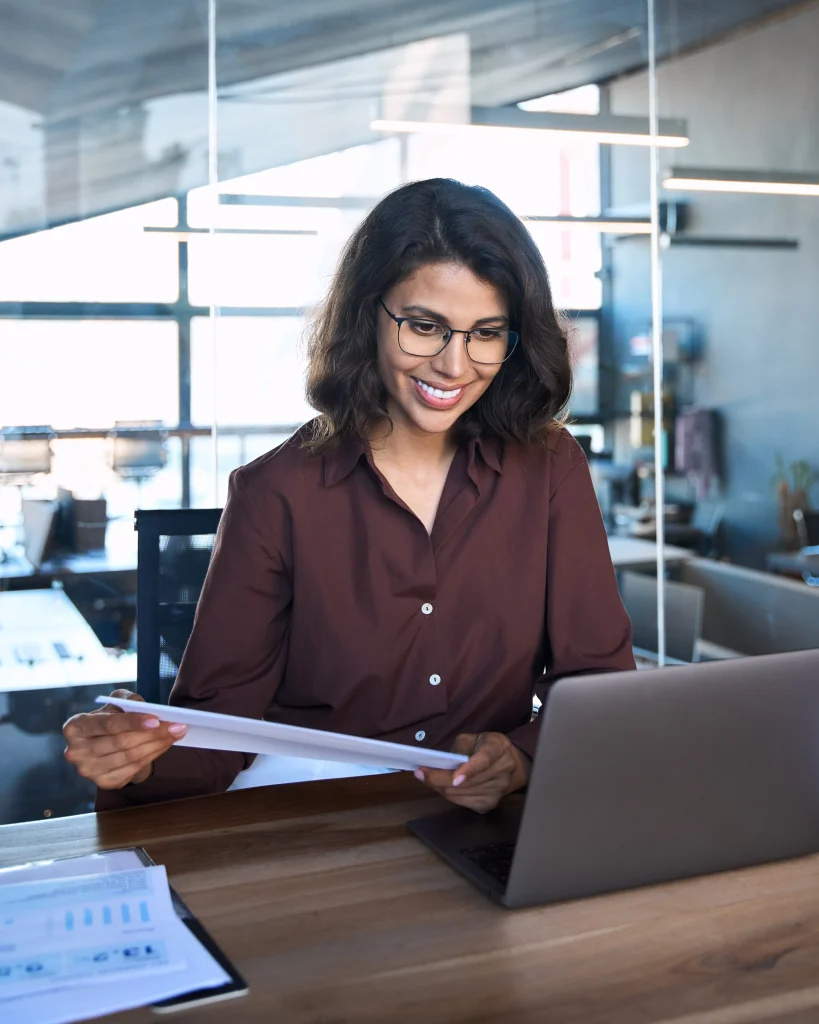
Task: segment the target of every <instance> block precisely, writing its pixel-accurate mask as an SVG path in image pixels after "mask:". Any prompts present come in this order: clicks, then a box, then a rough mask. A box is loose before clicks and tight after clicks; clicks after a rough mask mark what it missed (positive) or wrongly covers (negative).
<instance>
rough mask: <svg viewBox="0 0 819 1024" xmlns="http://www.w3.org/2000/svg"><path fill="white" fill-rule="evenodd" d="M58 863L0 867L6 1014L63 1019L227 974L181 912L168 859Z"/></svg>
mask: <svg viewBox="0 0 819 1024" xmlns="http://www.w3.org/2000/svg"><path fill="white" fill-rule="evenodd" d="M65 863H71V862H65ZM51 868H52V871H48V870H46V871H45V872H44V871H43V868H42V866H37V865H32V866H31V867H29V868H21V869H14V870H11V871H4V872H0V1020H2V1021H3V1022H4V1024H65V1022H68V1021H74V1020H83V1019H87V1018H88V1017H95V1016H97V1015H99V1014H103V1013H110V1012H112V1011H116V1010H122V1009H128V1008H130V1007H132V1006H141V1005H144V1004H145V1003H149V1002H155V1001H158V1000H162V999H166V998H169V997H171V996H175V995H178V994H180V993H183V992H187V991H190V990H191V988H207V987H215V986H218V985H221V984H224V983H225V981H226V980H227V979H228V975H227V974H226V973H225V971H224V970H223V969H222V968H221V967H220V966H219V964H218V963H216V961H215V960H214V959H213V958H212V957H211V956H210V954H209V953H208V952H207V950H205V949H204V948H203V947H202V946H201V945H200V944H199V943H198V942H197V940H196V939H195V938H194V936H193V935H192V934H191V932H190V931H189V930H188V928H186V927H185V925H184V924H183V923H182V921H180V920H179V918H178V917H177V915H176V913H175V912H174V909H173V905H172V903H171V896H170V891H169V888H168V881H167V878H166V876H165V869H164V867H158V866H157V867H139V868H132V869H127V870H123V871H109V872H104V873H100V874H85V873H83V874H79V875H77V876H69V877H65V876H63V877H60V876H59V875H58V877H48V875H49V874H52V873H53V872H54V871H59V862H58V863H57V864H55V865H52V866H51ZM98 870H99V868H98ZM43 874H45V875H46V877H42V876H43ZM38 876H39V877H38ZM18 879H19V880H18Z"/></svg>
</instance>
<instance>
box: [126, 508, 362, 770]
mask: <svg viewBox="0 0 819 1024" xmlns="http://www.w3.org/2000/svg"><path fill="white" fill-rule="evenodd" d="M221 515H222V510H221V509H218V508H207V509H172V510H170V511H154V510H147V511H146V510H141V511H138V512H136V514H135V526H136V530H137V533H138V535H139V537H138V541H139V542H138V562H137V692H138V693H139V694H140V696H142V697H144V698H145V700H147V701H151V702H152V703H159V704H167V703H168V696H169V694H170V692H171V688H172V686H173V684H174V680H175V679H176V674H177V672H178V670H179V663H180V662H181V660H182V655H183V654H184V651H185V645H186V644H187V642H188V638H189V636H190V634H191V630H192V629H193V619H194V614H195V612H196V602H197V600H198V598H199V593H200V591H201V589H202V584H203V583H204V581H205V574H206V572H207V570H208V565H209V563H210V556H211V552H212V549H213V543H214V541H215V539H216V528H217V527H218V525H219V519H220V517H221ZM293 760H294V759H293V758H290V757H282V756H280V755H277V754H260V755H259V756H258V757H257V758H256V759H255V761H254V762H253V764H252V765H251V767H250V768H249V769H247V770H245V771H243V772H240V773H239V777H238V778H237V779H236V781H235V782H234V783H233V785H232V786H231V787H230V788H231V789H248V788H251V787H253V786H269V785H278V784H280V783H283V782H303V781H305V779H306V778H315V779H319V778H323V779H328V778H329V779H333V778H341V777H343V776H348V775H377V774H379V772H380V771H381V769H378V768H365V767H362V766H361V765H348V764H341V763H335V762H330V763H328V762H323V761H314V762H309V761H305V762H304V765H303V766H302V767H300V768H299V769H297V770H294V768H293V765H292V762H293Z"/></svg>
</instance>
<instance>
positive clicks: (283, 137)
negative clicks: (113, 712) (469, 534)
mask: <svg viewBox="0 0 819 1024" xmlns="http://www.w3.org/2000/svg"><path fill="white" fill-rule="evenodd" d="M817 42H819V4H817V3H787V2H778V3H777V2H766V0H745V2H742V3H740V2H739V0H736V2H734V0H731V2H725V3H721V4H719V5H715V4H712V3H708V2H707V0H693V2H685V3H683V2H682V0H674V2H671V0H654V3H650V4H649V5H648V6H647V5H646V4H645V3H644V2H642V0H637V2H632V0H628V2H623V3H620V4H617V5H615V6H614V7H613V6H612V5H611V4H606V3H603V2H602V0H583V2H577V3H573V4H570V5H566V4H562V3H558V2H556V0H517V2H490V0H453V2H450V3H446V4H440V3H433V2H427V0H418V2H414V3H412V4H405V3H404V4H399V3H397V2H393V0H388V2H382V3H379V4H374V3H371V2H369V0H349V2H344V3H339V4H335V5H326V4H322V3H315V2H312V0H308V2H306V3H302V4H300V5H298V6H297V7H293V5H291V4H285V3H275V2H267V0H265V2H252V0H215V2H213V0H211V2H208V0H163V2H162V3H159V2H158V0H143V2H141V3H140V4H123V3H118V2H114V0H64V2H63V3H61V4H60V5H59V6H56V5H54V4H50V3H46V2H45V0H0V381H1V382H2V383H0V428H3V429H2V438H1V439H0V484H1V485H2V486H0V551H2V556H0V557H2V561H0V591H2V592H1V593H0V764H2V765H3V770H4V773H5V776H6V778H8V780H9V784H8V785H7V786H6V787H5V788H4V791H3V792H2V794H0V821H11V820H21V819H25V818H28V817H40V816H43V815H46V816H50V815H54V814H65V813H75V812H77V811H79V810H83V809H85V808H86V807H87V806H88V791H87V788H84V787H83V786H82V785H81V784H80V783H79V782H77V780H75V779H73V777H72V776H71V774H70V771H67V769H66V766H63V765H62V763H61V761H60V753H61V749H62V745H61V741H60V738H59V724H60V722H61V721H62V719H63V718H64V717H65V716H66V714H67V713H70V712H71V711H73V710H79V709H81V708H84V707H86V706H88V705H89V703H90V701H91V699H92V698H93V696H94V695H95V694H96V693H102V692H107V691H108V690H110V688H111V686H112V685H114V684H117V685H133V680H134V679H135V678H136V675H135V673H136V661H135V654H134V652H135V649H136V645H137V642H138V632H137V628H136V627H137V623H136V579H137V577H136V564H137V538H136V535H135V534H134V531H133V514H134V510H135V509H136V508H140V509H168V510H171V509H179V508H193V509H204V508H212V507H218V506H220V505H221V504H222V503H223V501H224V497H225V492H226V482H227V476H228V473H229V472H230V470H232V469H233V468H235V467H236V466H237V465H240V464H242V463H244V462H247V461H249V460H250V459H252V458H254V457H256V456H257V455H259V454H261V453H262V452H264V451H266V450H268V449H269V448H271V447H272V446H274V445H275V444H277V443H279V442H280V441H281V440H283V439H284V438H286V437H287V436H289V435H290V434H291V433H292V431H293V430H294V429H295V428H296V427H297V426H298V425H299V424H300V423H302V422H304V421H305V420H306V419H308V418H309V417H310V416H311V411H310V409H309V407H308V406H307V405H306V403H305V400H304V396H303V386H302V373H303V355H302V352H301V349H300V345H299V338H300V333H301V331H302V328H303V325H304V322H305V317H306V316H309V313H310V309H311V307H312V306H314V305H315V303H316V302H317V301H319V300H320V298H321V296H322V294H323V291H324V289H325V288H326V285H327V282H328V279H329V276H330V275H331V273H332V271H333V267H334V264H335V260H336V258H337V256H338V253H339V251H340V248H341V246H342V245H343V243H344V241H345V239H346V238H347V237H348V235H349V234H350V232H351V231H352V229H353V228H354V227H355V225H356V224H357V223H358V221H359V220H360V219H361V217H362V216H364V214H365V213H366V211H367V210H368V209H369V208H370V207H371V206H372V205H373V204H374V203H375V202H376V201H377V200H378V198H379V197H380V196H381V195H383V194H384V192H386V191H387V190H389V189H391V188H393V187H395V186H397V185H399V184H400V183H401V182H403V181H407V180H412V179H416V178H423V177H429V176H433V175H447V176H452V177H456V178H459V179H461V180H464V181H467V182H470V183H478V184H483V185H486V186H487V187H489V188H491V189H493V190H494V191H495V192H497V193H498V195H500V196H501V198H503V199H504V200H505V201H506V202H508V203H509V204H510V205H511V206H512V208H513V209H514V211H515V212H516V213H518V214H519V215H520V216H521V217H523V218H524V219H525V220H526V222H527V224H528V226H529V228H530V230H531V231H532V233H533V235H534V237H535V238H536V240H537V242H538V244H539V246H540V247H541V249H542V252H543V254H544V258H545V260H546V263H547V266H548V268H549V270H550V274H551V279H552V285H553V289H554V292H555V298H556V301H557V303H558V304H559V306H560V307H561V308H562V309H563V310H565V311H566V313H567V316H568V317H569V318H570V320H571V323H572V338H573V346H574V351H575V362H576V372H577V386H576V390H575V394H574V397H573V399H572V404H571V408H570V414H571V424H572V426H571V429H572V430H573V431H574V432H575V433H576V434H577V435H578V436H579V437H581V438H582V440H583V444H584V446H585V447H586V450H587V452H588V454H589V457H590V459H591V464H592V471H593V474H594V478H595V482H596V486H597V490H598V496H599V499H600V504H601V509H602V511H603V514H604V516H605V518H606V522H607V525H608V528H609V530H610V534H611V537H612V551H613V554H614V555H615V561H616V563H617V565H618V569H619V570H621V572H622V574H623V590H624V597H626V598H627V604H629V611H630V613H631V614H632V616H633V618H634V619H635V631H636V642H637V646H638V647H639V648H640V649H641V650H640V653H641V656H642V657H645V658H646V659H648V661H650V660H651V659H652V658H653V657H655V656H656V655H657V653H658V648H659V647H661V646H666V647H667V653H668V654H669V655H670V656H671V657H672V659H674V658H676V659H677V660H694V659H698V658H703V657H729V656H736V655H755V654H764V653H769V652H773V651H778V650H788V649H795V648H800V647H815V646H819V603H817V602H819V586H817V584H818V583H819V554H817V551H819V548H817V545H819V535H817V518H816V513H815V512H813V514H811V512H812V509H814V508H815V507H816V505H817V502H819V482H818V481H819V475H818V474H819V431H817V423H819V419H817V380H819V346H817V343H816V339H815V336H814V325H815V323H816V321H817V310H816V304H817V301H819V299H817V295H816V289H815V287H814V280H815V267H816V265H817V259H816V256H817V253H816V247H817V245H819V219H818V218H819V134H817V129H816V127H815V125H816V124H817V123H819V121H818V120H817V118H816V116H815V114H816V113H817V112H819V111H817V109H816V108H817V104H819V69H817V66H816V62H815V60H814V57H813V55H814V53H815V50H816V45H817ZM652 50H653V52H654V56H655V57H656V62H657V72H656V75H655V76H653V77H652V76H650V75H649V71H648V64H649V56H650V51H652ZM653 91H656V96H657V101H658V111H657V113H658V115H659V119H660V130H661V132H663V133H666V129H667V134H669V135H670V136H671V143H672V144H670V145H664V146H662V148H660V150H659V160H658V171H659V175H658V203H657V204H656V207H655V210H654V211H652V202H651V198H652V197H651V182H652V166H651V159H650V158H651V149H650V147H649V146H647V145H645V142H646V141H647V140H646V138H645V136H646V134H647V132H648V130H649V119H648V115H649V113H650V102H651V95H652V92H653ZM476 108H479V109H476ZM627 119H628V120H627ZM635 119H636V120H635ZM470 122H471V123H475V124H477V123H481V124H483V125H485V126H486V125H488V126H489V127H484V128H483V129H482V130H479V131H462V130H459V129H458V127H457V126H459V125H465V124H469V123H470ZM510 123H515V124H518V125H520V126H522V127H524V128H526V129H528V130H524V131H519V132H510V131H509V130H508V128H507V129H504V128H502V127H501V126H502V125H504V124H506V125H508V124H510ZM447 126H449V127H447ZM492 126H494V127H492ZM628 134H631V135H632V136H633V135H634V134H636V135H637V136H638V138H637V139H636V140H635V139H634V138H633V137H632V138H630V139H629V140H628V141H627V140H626V139H625V138H624V137H623V136H625V135H628ZM641 135H642V136H643V137H642V138H640V136H641ZM685 140H688V141H687V144H686V145H681V144H678V143H680V142H682V141H685ZM634 141H637V143H639V144H637V145H634V144H631V143H633V142H634ZM673 168H677V169H679V170H678V173H677V174H676V180H677V182H678V184H677V185H676V186H675V187H666V185H667V184H670V185H672V186H673V185H674V179H673V178H671V179H670V181H667V180H666V179H667V178H669V176H670V174H671V171H672V169H673ZM686 170H687V173H688V177H686V176H685V172H686ZM752 190H753V191H752ZM652 212H655V213H656V217H657V221H658V224H659V227H660V234H661V237H660V241H661V243H662V244H661V247H660V250H659V254H657V253H655V254H654V256H653V255H652V246H651V236H650V230H651V217H652ZM655 257H656V258H655ZM658 275H660V277H661V289H660V290H659V294H660V297H661V308H660V307H658V306H657V304H656V301H655V302H654V303H652V282H653V281H654V282H656V281H657V280H658ZM658 312H660V313H661V317H662V331H661V340H662V350H663V364H664V385H663V389H662V393H661V394H657V393H655V389H654V386H653V359H652V322H653V317H654V316H655V314H657V313H658ZM655 409H658V410H659V413H660V415H661V420H662V428H663V429H662V433H661V438H660V448H661V453H662V464H663V484H664V494H665V500H664V501H663V502H661V503H660V505H659V506H658V505H657V504H656V502H655V493H656V487H655V479H654V466H655V462H654V458H655V455H654V442H655V438H654V430H653V425H654V417H655ZM658 522H661V523H662V524H663V528H664V531H665V534H666V541H667V544H668V547H667V549H666V550H665V557H664V558H663V560H662V564H661V566H660V571H661V573H662V574H663V575H664V576H665V577H666V578H667V580H668V584H667V587H666V589H665V590H664V596H665V601H666V603H667V613H666V616H665V617H664V620H663V621H664V624H666V625H668V626H669V629H668V635H667V636H666V641H665V645H664V644H663V641H662V640H661V639H660V636H661V634H662V633H663V632H664V630H663V629H662V628H660V627H658V623H657V616H658V602H657V591H656V574H657V556H656V548H654V547H652V544H653V542H654V541H655V540H656V536H657V528H658ZM629 545H631V546H629ZM814 548H817V551H814V550H813V549H814ZM635 577H636V578H635ZM647 580H648V581H649V583H648V587H646V581H647ZM49 602H50V603H49ZM672 625H673V628H671V627H672Z"/></svg>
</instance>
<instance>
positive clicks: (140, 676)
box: [135, 508, 222, 704]
mask: <svg viewBox="0 0 819 1024" xmlns="http://www.w3.org/2000/svg"><path fill="white" fill-rule="evenodd" d="M221 515H222V510H221V509H219V508H197V509H187V508H180V509H168V510H165V509H160V510H154V509H150V510H144V509H140V510H138V511H137V512H136V513H135V529H136V531H137V533H138V541H139V544H138V562H137V692H138V693H139V694H140V695H141V696H143V697H144V698H145V700H147V701H152V702H154V703H159V704H166V703H167V701H168V695H169V694H170V692H171V687H172V686H173V684H174V680H175V679H176V673H177V672H178V670H179V664H180V662H181V661H182V655H183V654H184V653H185V646H186V645H187V642H188V637H189V636H190V635H191V630H192V629H193V618H194V615H195V613H196V603H197V601H198V600H199V593H200V591H201V589H202V584H203V583H204V581H205V574H206V573H207V571H208V565H209V564H210V556H211V552H212V550H213V544H214V541H215V539H216V529H217V527H218V525H219V519H220V517H221Z"/></svg>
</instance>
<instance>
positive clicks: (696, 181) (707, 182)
mask: <svg viewBox="0 0 819 1024" xmlns="http://www.w3.org/2000/svg"><path fill="white" fill-rule="evenodd" d="M663 188H667V189H670V190H673V191H677V192H744V193H749V194H754V195H771V196H819V174H795V173H793V172H792V171H738V170H730V171H729V170H720V169H718V168H713V167H669V168H668V169H667V170H666V171H665V173H664V175H663Z"/></svg>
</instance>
